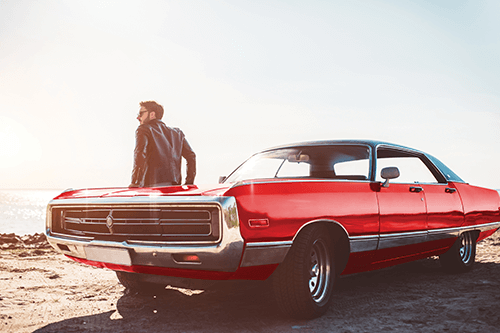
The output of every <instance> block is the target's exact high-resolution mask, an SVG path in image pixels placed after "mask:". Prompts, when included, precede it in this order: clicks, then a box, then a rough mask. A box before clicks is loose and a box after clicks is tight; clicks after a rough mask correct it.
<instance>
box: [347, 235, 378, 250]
mask: <svg viewBox="0 0 500 333" xmlns="http://www.w3.org/2000/svg"><path fill="white" fill-rule="evenodd" d="M378 241H379V236H378V235H372V236H351V237H349V243H350V244H351V253H355V252H365V251H375V250H376V249H377V247H378Z"/></svg>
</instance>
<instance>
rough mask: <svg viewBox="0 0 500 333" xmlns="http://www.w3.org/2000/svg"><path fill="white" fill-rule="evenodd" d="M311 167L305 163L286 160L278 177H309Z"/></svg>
mask: <svg viewBox="0 0 500 333" xmlns="http://www.w3.org/2000/svg"><path fill="white" fill-rule="evenodd" d="M309 169H310V165H309V164H308V163H304V162H289V161H287V160H285V161H284V162H283V165H282V166H281V168H280V169H279V171H278V174H277V177H280V178H286V177H307V176H309Z"/></svg>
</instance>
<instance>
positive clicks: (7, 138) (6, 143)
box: [0, 116, 42, 169]
mask: <svg viewBox="0 0 500 333" xmlns="http://www.w3.org/2000/svg"><path fill="white" fill-rule="evenodd" d="M0 142H1V144H0V169H7V168H12V167H16V166H18V165H21V164H22V163H23V162H30V161H37V160H39V159H40V158H41V156H42V148H41V146H40V143H39V142H38V139H37V138H36V137H34V136H33V135H32V134H31V133H30V132H29V131H28V130H27V129H26V128H25V127H24V126H23V125H22V124H20V123H19V122H17V121H16V120H14V119H11V118H8V117H4V116H0Z"/></svg>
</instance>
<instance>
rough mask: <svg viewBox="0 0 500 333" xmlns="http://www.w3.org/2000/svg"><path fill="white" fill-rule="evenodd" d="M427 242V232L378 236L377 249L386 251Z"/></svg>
mask: <svg viewBox="0 0 500 333" xmlns="http://www.w3.org/2000/svg"><path fill="white" fill-rule="evenodd" d="M426 240H427V231H415V232H407V233H406V232H405V233H397V234H383V235H380V240H379V243H378V249H379V250H381V249H388V248H391V247H398V246H404V245H411V244H418V243H424V242H425V241H426Z"/></svg>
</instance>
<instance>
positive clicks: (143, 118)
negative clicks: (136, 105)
mask: <svg viewBox="0 0 500 333" xmlns="http://www.w3.org/2000/svg"><path fill="white" fill-rule="evenodd" d="M137 120H139V123H141V125H144V124H146V123H147V122H149V120H150V119H149V112H148V110H147V109H146V108H145V107H144V106H141V108H140V109H139V113H138V114H137Z"/></svg>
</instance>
